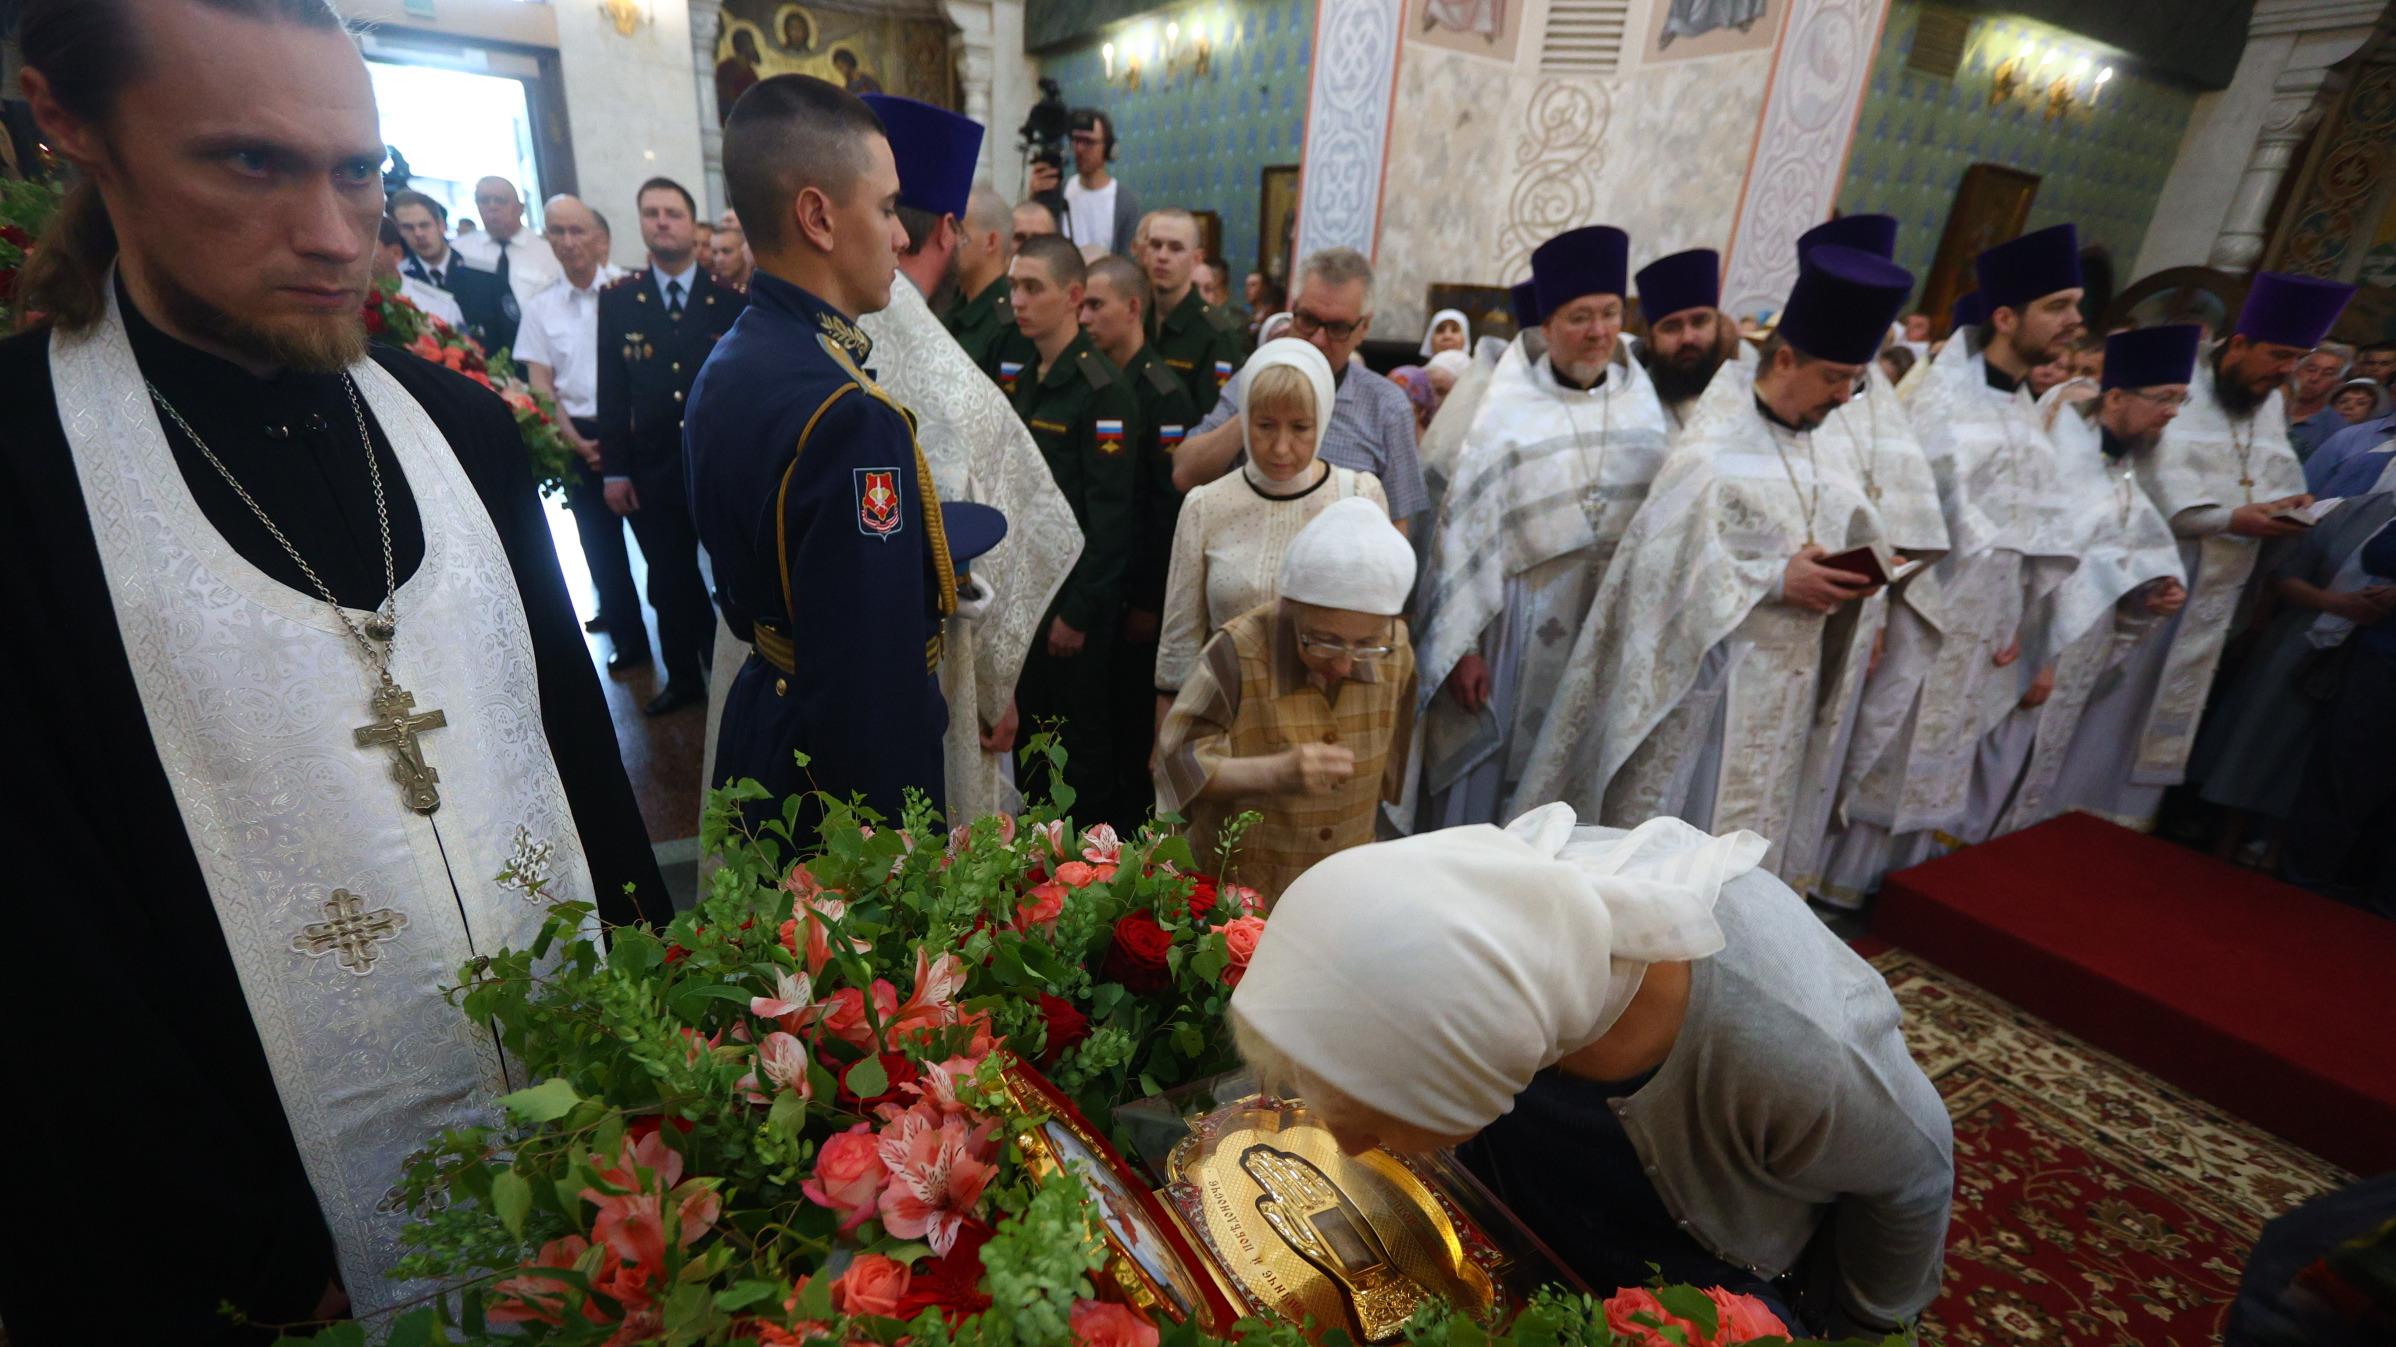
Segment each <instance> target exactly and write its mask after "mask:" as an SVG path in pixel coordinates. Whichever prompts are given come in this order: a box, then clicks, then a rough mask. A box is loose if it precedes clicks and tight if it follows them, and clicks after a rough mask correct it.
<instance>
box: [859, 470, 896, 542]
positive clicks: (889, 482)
mask: <svg viewBox="0 0 2396 1347" xmlns="http://www.w3.org/2000/svg"><path fill="white" fill-rule="evenodd" d="M852 471H853V473H854V476H855V479H856V483H857V531H858V532H859V533H862V534H864V535H865V536H866V537H868V538H887V537H890V536H891V535H892V534H895V533H897V532H898V531H899V530H901V529H903V528H905V527H906V526H907V515H906V509H905V504H904V501H903V499H902V498H901V497H900V495H899V489H898V488H899V470H898V469H897V468H895V467H890V468H856V469H853V470H852Z"/></svg>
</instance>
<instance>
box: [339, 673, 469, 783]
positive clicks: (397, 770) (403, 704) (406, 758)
mask: <svg viewBox="0 0 2396 1347" xmlns="http://www.w3.org/2000/svg"><path fill="white" fill-rule="evenodd" d="M415 705H416V696H415V694H414V693H411V692H409V691H408V690H407V689H406V688H403V687H401V686H400V685H399V684H397V683H394V682H392V681H391V675H389V674H387V673H386V674H384V675H383V681H382V685H381V686H380V687H377V688H376V689H375V691H374V702H373V709H374V723H373V724H371V725H360V726H359V727H358V728H357V731H356V734H357V742H358V747H360V748H388V749H390V750H391V758H392V761H391V779H392V780H394V781H396V782H398V783H399V789H400V794H401V796H402V797H403V798H404V799H406V800H407V803H408V808H410V809H413V810H415V811H416V812H417V813H419V814H429V813H431V812H433V811H434V810H436V809H439V808H440V807H441V792H440V790H439V788H438V787H437V786H436V785H435V784H434V783H436V782H438V781H439V780H440V779H441V773H440V772H439V771H437V770H435V768H434V767H433V765H432V764H431V763H429V762H426V761H425V760H424V745H422V744H421V743H419V742H417V738H416V736H418V735H420V734H422V733H424V732H425V731H426V730H437V729H440V728H442V727H444V726H446V725H447V724H449V716H448V715H447V713H445V712H443V711H440V710H438V709H435V710H431V711H417V710H415V709H414V708H415Z"/></svg>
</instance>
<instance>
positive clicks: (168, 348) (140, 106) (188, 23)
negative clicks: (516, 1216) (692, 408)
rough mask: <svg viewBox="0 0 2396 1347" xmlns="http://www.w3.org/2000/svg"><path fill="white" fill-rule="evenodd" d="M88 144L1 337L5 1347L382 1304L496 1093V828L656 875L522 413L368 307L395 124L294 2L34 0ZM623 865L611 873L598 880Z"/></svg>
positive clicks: (661, 907) (238, 1333) (45, 56)
mask: <svg viewBox="0 0 2396 1347" xmlns="http://www.w3.org/2000/svg"><path fill="white" fill-rule="evenodd" d="M21 12H22V17H23V22H22V27H21V30H20V32H21V38H22V45H23V55H24V65H23V68H22V75H23V84H24V88H25V92H26V95H27V97H28V99H29V101H30V102H31V104H32V107H33V111H34V115H35V117H36V119H37V120H38V122H39V124H40V126H41V129H42V132H43V134H44V137H45V139H46V140H47V142H48V143H49V144H50V145H51V146H52V147H53V148H54V149H56V150H58V151H59V152H60V153H61V154H63V155H64V156H65V157H66V158H68V159H69V160H71V161H72V162H73V163H74V164H75V165H76V166H77V167H78V168H79V169H80V170H81V172H82V174H83V180H82V182H81V183H80V184H79V185H78V186H77V187H76V188H75V189H74V191H73V193H72V194H71V195H70V197H69V199H68V201H67V203H66V204H65V206H64V207H63V209H62V211H61V214H60V218H59V219H58V220H57V221H56V223H55V225H54V226H53V228H52V229H51V230H50V231H49V232H48V233H47V234H46V235H45V236H44V238H43V240H42V242H41V244H40V246H39V247H38V249H37V250H36V252H35V254H34V257H33V258H32V260H31V262H30V263H29V265H28V267H27V268H26V270H25V272H24V274H23V276H22V278H21V280H22V288H21V290H20V293H19V295H18V299H19V301H20V302H21V303H23V304H24V305H25V307H26V308H27V309H28V310H30V311H35V312H40V313H43V314H46V315H47V322H46V323H44V324H42V325H38V326H35V327H34V328H32V329H31V330H29V331H26V332H23V333H21V334H19V335H17V336H14V337H10V338H8V339H6V340H5V341H0V389H5V390H6V395H5V396H0V549H5V551H4V552H0V605H4V606H5V607H4V610H5V611H6V612H7V613H8V614H9V618H10V622H11V626H12V629H13V630H14V631H15V632H16V633H17V639H16V640H14V641H12V642H11V643H10V648H9V658H8V659H7V660H6V661H5V662H4V663H0V763H4V764H5V765H6V770H7V772H8V773H9V776H10V778H11V783H12V789H11V790H10V791H9V792H8V795H9V798H11V799H13V800H14V801H15V802H16V803H14V804H13V805H10V806H9V812H8V814H7V816H6V817H7V819H8V823H7V833H6V837H7V854H8V857H9V861H10V863H11V870H12V874H13V882H12V886H11V887H12V893H13V894H14V896H15V897H16V899H17V903H18V908H17V910H18V913H19V919H18V922H17V925H16V927H15V932H14V937H13V939H12V941H11V953H12V955H13V958H12V959H11V961H10V962H11V966H10V967H9V969H8V970H7V972H6V973H5V975H0V1017H4V1022H5V1023H6V1025H7V1026H8V1033H7V1036H6V1042H7V1047H6V1056H5V1059H0V1071H4V1072H5V1077H6V1079H7V1080H8V1081H9V1082H10V1088H11V1092H10V1104H9V1107H7V1108H6V1109H4V1110H0V1115H5V1117H6V1119H7V1122H6V1124H5V1130H4V1131H0V1145H5V1150H6V1153H8V1154H10V1155H12V1156H14V1157H15V1160H16V1163H15V1164H14V1165H12V1166H11V1170H12V1172H11V1174H10V1180H9V1184H10V1188H11V1190H12V1197H13V1199H14V1200H13V1204H12V1205H13V1206H14V1212H13V1214H12V1215H11V1217H10V1218H9V1219H8V1220H6V1221H4V1222H0V1321H4V1322H5V1323H6V1326H7V1333H8V1335H9V1337H10V1340H11V1341H12V1342H13V1343H14V1344H15V1347H47V1344H51V1343H60V1342H88V1341H96V1340H103V1339H106V1340H123V1341H139V1342H161V1343H166V1342H171V1343H206V1342H220V1341H221V1342H242V1341H263V1340H265V1339H266V1338H267V1337H270V1336H271V1334H270V1333H266V1332H263V1331H261V1330H258V1329H252V1328H231V1327H228V1323H227V1321H226V1320H225V1319H223V1318H221V1317H220V1316H219V1315H218V1313H217V1307H218V1305H219V1303H220V1302H231V1303H232V1304H234V1305H236V1306H238V1307H240V1308H241V1309H242V1310H244V1311H246V1312H247V1313H248V1314H249V1315H251V1316H253V1317H254V1318H255V1319H256V1320H259V1321H262V1322H292V1321H298V1320H306V1319H310V1318H312V1317H317V1316H321V1315H326V1314H338V1313H342V1312H345V1311H354V1312H355V1313H357V1314H359V1315H361V1316H363V1315H368V1314H373V1313H376V1312H378V1311H382V1310H385V1309H388V1308H390V1307H393V1306H396V1305H398V1304H400V1303H402V1302H404V1301H406V1300H407V1299H409V1298H411V1297H413V1296H416V1295H420V1294H422V1293H423V1292H424V1291H425V1290H427V1289H429V1288H425V1287H421V1286H416V1285H411V1284H406V1283H401V1282H397V1281H394V1280H392V1279H391V1278H390V1277H389V1276H388V1275H387V1273H388V1271H389V1270H390V1268H391V1267H392V1265H393V1264H394V1262H395V1261H396V1260H397V1258H398V1257H399V1254H400V1252H401V1249H400V1245H399V1242H398V1234H399V1231H400V1230H401V1229H402V1228H403V1226H404V1224H405V1222H406V1219H407V1218H406V1215H405V1213H404V1212H399V1211H396V1210H393V1209H392V1207H391V1204H389V1203H387V1202H386V1195H387V1194H388V1193H389V1192H390V1190H391V1189H392V1187H393V1185H394V1184H395V1183H396V1182H397V1181H398V1179H399V1177H400V1173H401V1166H402V1164H403V1162H404V1160H405V1158H406V1157H407V1156H408V1154H409V1153H410V1152H411V1151H413V1150H415V1149H416V1148H417V1147H419V1146H420V1145H422V1144H423V1143H424V1142H425V1141H426V1140H427V1139H428V1138H430V1137H431V1136H433V1135H434V1134H436V1133H437V1132H438V1131H440V1130H441V1129H442V1128H444V1127H450V1126H458V1125H463V1124H467V1123H471V1122H481V1121H492V1120H494V1119H493V1116H492V1115H493V1114H494V1112H495V1110H494V1109H493V1108H492V1101H493V1100H494V1099H495V1098H496V1097H497V1096H498V1095H499V1094H501V1093H502V1092H504V1091H506V1090H509V1089H513V1088H518V1087H521V1086H523V1085H525V1084H527V1083H528V1082H527V1081H526V1080H525V1079H524V1075H523V1071H522V1068H521V1066H520V1065H519V1064H517V1063H515V1062H513V1061H510V1060H508V1059H507V1058H506V1057H505V1056H504V1055H503V1054H502V1053H501V1052H500V1050H499V1048H498V1045H497V1043H496V1041H495V1038H494V1035H493V1033H492V1031H491V1029H490V1027H489V1026H487V1025H479V1024H475V1023H473V1022H470V1021H469V1020H467V1019H466V1017H465V1016H463V1015H462V1014H460V1013H459V1012H458V1011H457V1010H456V1009H455V1008H453V1007H452V1006H450V1005H449V1004H447V1003H446V1002H445V1001H444V1000H443V999H442V996H441V992H440V988H441V987H442V986H443V985H445V984H447V985H454V984H455V983H456V982H457V980H458V973H459V969H460V967H461V965H463V964H465V963H466V962H467V961H469V960H471V959H473V958H474V957H476V956H477V955H479V954H485V953H489V952H492V951H493V950H495V949H497V948H499V947H501V946H503V945H512V946H517V947H521V946H522V945H523V944H524V943H525V942H527V941H529V940H530V939H531V938H532V937H533V935H534V934H535V933H537V931H538V929H539V926H540V923H541V921H542V920H543V918H544V916H545V910H544V906H543V904H541V903H539V902H536V901H533V900H532V899H531V898H530V897H529V896H528V894H527V893H526V892H524V891H522V890H520V889H516V888H509V887H503V886H501V885H500V884H498V883H497V882H496V881H495V878H494V877H495V876H496V875H497V874H499V872H500V871H501V870H502V869H505V868H509V867H510V866H511V865H513V866H515V867H516V868H518V869H519V870H523V869H526V868H530V869H532V870H535V871H538V872H539V873H541V874H543V875H544V876H545V878H546V886H547V888H546V891H547V893H548V894H549V895H550V896H551V897H553V898H581V899H595V900H596V901H597V902H598V904H599V909H600V912H601V914H602V915H603V916H604V917H606V918H607V919H610V920H613V921H630V920H634V919H637V918H638V917H640V916H649V917H653V918H662V917H663V916H664V915H665V914H666V912H667V907H666V905H665V902H664V893H663V889H662V886H661V885H660V883H659V880H658V873H657V868H656V864H655V862H654V859H653V857H652V855H651V853H650V850H649V847H648V844H647V840H646V837H645V835H644V831H643V828H642V826H641V821H640V815H639V813H638V811H637V810H636V809H635V807H634V803H633V798H632V793H631V790H630V788H629V786H628V784H627V782H626V780H625V776H624V770H623V767H622V764H621V762H620V760H619V759H618V757H617V752H616V742H615V736H614V734H613V731H612V729H611V726H610V722H609V719H608V715H607V711H606V707H605V704H604V703H603V701H602V699H601V696H600V692H599V687H598V682H597V678H596V676H595V674H594V672H593V670H592V667H591V664H590V661H589V658H588V656H587V655H586V654H585V651H584V647H583V643H582V639H581V635H580V632H579V631H578V630H577V626H576V623H575V622H574V619H573V615H572V612H571V611H570V609H569V607H568V603H567V598H566V591H565V585H564V582H563V580H562V579H561V577H560V574H559V571H558V565H557V560H556V557H555V554H554V553H553V552H552V550H551V545H550V540H549V529H548V527H547V523H546V520H545V518H544V516H543V513H542V509H541V506H540V503H539V501H538V499H537V498H536V496H535V493H534V490H533V486H532V481H531V474H530V471H529V468H528V466H527V463H526V460H525V456H524V451H523V449H522V447H521V445H520V444H519V442H518V439H517V435H516V430H515V426H514V423H513V420H512V418H511V417H510V415H509V412H508V409H507V408H506V407H505V406H504V405H503V404H502V403H501V402H500V401H499V400H498V399H497V398H495V397H493V396H492V395H491V394H490V393H489V392H487V391H486V390H484V389H482V388H480V387H478V386H476V385H474V384H472V383H470V382H468V381H466V380H465V379H462V378H460V377H458V376H457V375H454V374H451V373H449V372H447V371H445V370H443V369H441V368H440V367H438V366H435V365H432V364H430V363H427V362H424V361H421V360H419V359H417V358H416V357H413V356H410V355H406V354H403V353H398V352H393V351H387V350H375V351H372V352H371V353H370V352H369V351H368V350H367V348H366V346H365V344H364V334H363V330H362V328H361V326H360V304H361V301H362V299H363V297H364V293H365V286H366V284H367V277H368V274H369V269H370V264H371V259H372V254H373V251H374V247H375V234H376V224H377V220H378V217H379V215H380V212H381V209H382V201H383V197H382V180H381V176H380V168H381V165H382V161H383V157H384V150H383V145H382V138H381V135H380V133H379V130H378V122H377V117H376V110H375V105H374V97H373V91H372V88H371V86H370V85H369V83H368V80H367V75H366V70H365V66H364V64H363V63H362V62H361V60H360V59H359V55H358V52H357V50H356V48H355V46H354V45H353V43H352V40H351V38H350V37H349V35H348V34H347V33H346V32H345V31H344V30H343V28H342V27H341V25H340V22H339V20H338V19H337V18H336V16H335V15H334V14H333V12H332V11H331V10H330V9H328V8H326V7H325V5H324V4H323V2H322V0H29V2H28V3H26V4H25V5H24V6H23V8H22V11H21ZM627 886H629V887H630V891H629V893H628V892H627Z"/></svg>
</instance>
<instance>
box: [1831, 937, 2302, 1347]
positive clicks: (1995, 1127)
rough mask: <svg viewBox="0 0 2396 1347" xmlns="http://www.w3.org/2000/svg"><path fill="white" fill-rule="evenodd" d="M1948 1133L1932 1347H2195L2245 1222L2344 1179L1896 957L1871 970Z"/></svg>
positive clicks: (2217, 1328) (2237, 1258)
mask: <svg viewBox="0 0 2396 1347" xmlns="http://www.w3.org/2000/svg"><path fill="white" fill-rule="evenodd" d="M1872 963H1873V966H1874V967H1876V968H1878V969H1880V971H1881V973H1882V975H1883V976H1885V977H1887V978H1888V981H1889V987H1890V990H1892V991H1893V992H1895V993H1896V996H1897V1001H1898V1003H1899V1004H1900V1005H1901V1006H1903V1007H1904V1011H1905V1039H1906V1045H1907V1046H1908V1047H1909V1048H1910V1049H1911V1050H1912V1052H1913V1055H1914V1058H1915V1060H1916V1061H1918V1062H1920V1063H1921V1065H1922V1069H1923V1071H1924V1072H1926V1073H1927V1074H1928V1075H1929V1076H1930V1079H1931V1080H1932V1081H1933V1082H1934V1083H1936V1084H1937V1086H1938V1090H1939V1094H1940V1096H1941V1097H1942V1098H1943V1099H1945V1100H1946V1104H1947V1111H1948V1114H1949V1116H1951V1117H1952V1118H1953V1119H1954V1123H1955V1188H1956V1191H1955V1216H1954V1222H1953V1224H1952V1225H1951V1226H1950V1227H1949V1229H1948V1233H1947V1270H1946V1281H1945V1284H1944V1286H1943V1287H1942V1288H1941V1292H1940V1295H1939V1299H1938V1301H1937V1303H1936V1304H1934V1305H1932V1306H1931V1308H1930V1312H1929V1314H1928V1315H1927V1316H1925V1323H1924V1325H1923V1334H1922V1339H1923V1341H1924V1342H1925V1343H1927V1344H1937V1345H1938V1347H2053V1345H2054V1344H2069V1345H2070V1347H2207V1345H2208V1344H2212V1343H2216V1342H2218V1341H2219V1340H2220V1334H2221V1329H2222V1325H2223V1323H2224V1321H2225V1319H2226V1317H2227V1316H2228V1313H2229V1305H2230V1301H2231V1299H2232V1298H2233V1297H2234V1296H2235V1295H2236V1293H2237V1287H2238V1274H2239V1272H2240V1270H2241V1269H2243V1268H2244V1267H2245V1265H2246V1255H2247V1251H2248V1250H2249V1249H2250V1248H2251V1247H2253V1244H2254V1240H2255V1237H2256V1235H2257V1234H2259V1233H2260V1232H2261V1230H2262V1227H2263V1222H2265V1221H2266V1220H2269V1219H2270V1218H2271V1217H2273V1216H2276V1215H2278V1214H2280V1213H2281V1212H2283V1211H2285V1210H2287V1209H2288V1208H2289V1207H2292V1206H2294V1205H2296V1204H2297V1203H2299V1202H2302V1201H2304V1200H2305V1199H2307V1198H2310V1197H2313V1196H2315V1195H2317V1194H2320V1193H2323V1192H2326V1191H2329V1190H2330V1189H2332V1188H2335V1187H2338V1186H2340V1185H2342V1184H2343V1183H2345V1182H2347V1176H2346V1175H2344V1174H2342V1173H2340V1172H2339V1171H2338V1170H2337V1169H2335V1168H2334V1167H2332V1166H2330V1165H2328V1164H2326V1163H2324V1162H2323V1161H2321V1160H2319V1159H2317V1158H2315V1157H2313V1156H2311V1155H2308V1154H2306V1153H2305V1152H2303V1151H2301V1150H2299V1149H2297V1148H2296V1147H2294V1146H2291V1145H2289V1144H2287V1143H2285V1142H2283V1141H2280V1140H2278V1139H2276V1138H2274V1137H2272V1136H2269V1135H2268V1134H2266V1133H2264V1132H2262V1131H2261V1130H2260V1129H2258V1128H2255V1127H2252V1126H2250V1125H2248V1124H2246V1123H2242V1122H2239V1121H2238V1120H2237V1119H2235V1118H2232V1117H2230V1116H2229V1115H2227V1114H2225V1113H2223V1112H2221V1111H2220V1110H2218V1109H2215V1108H2212V1107H2210V1106H2208V1105H2206V1104H2204V1103H2201V1102H2199V1101H2198V1100H2196V1099H2193V1098H2191V1097H2189V1096H2188V1095H2186V1094H2184V1093H2182V1092H2181V1091H2179V1090H2176V1089H2173V1088H2172V1087H2171V1086H2169V1085H2166V1084H2164V1083H2162V1082H2161V1081H2158V1080H2156V1079H2155V1078H2154V1077H2152V1076H2149V1075H2147V1074H2146V1073H2145V1072H2142V1071H2139V1070H2137V1069H2136V1068H2134V1067H2131V1066H2129V1065H2127V1064H2126V1063H2123V1062H2120V1061H2118V1060H2116V1059H2114V1058H2112V1057H2110V1056H2108V1055H2106V1054H2104V1053H2102V1052H2099V1051H2097V1050H2095V1049H2093V1048H2090V1047H2088V1046H2087V1045H2085V1044H2083V1043H2080V1042H2078V1041H2077V1040H2075V1039H2073V1038H2071V1037H2070V1036H2068V1035H2066V1034H2063V1033H2061V1032H2059V1031H2057V1030H2056V1029H2055V1028H2054V1027H2053V1026H2051V1025H2048V1024H2046V1023H2044V1022H2043V1021H2041V1020H2038V1019H2037V1018H2035V1017H2033V1016H2030V1015H2028V1014H2025V1013H2023V1012H2022V1011H2019V1010H2016V1009H2014V1008H2013V1007H2011V1006H2008V1005H2006V1004H2005V1003H2004V1002H2002V1001H2000V1000H1998V999H1997V998H1995V997H1994V996H1991V995H1989V994H1987V993H1986V992H1983V991H1981V990H1980V989H1978V988H1976V987H1973V986H1971V985H1970V984H1968V983H1965V982H1962V981H1960V980H1958V979H1956V978H1953V977H1951V976H1949V975H1947V974H1945V973H1942V972H1940V971H1939V970H1938V969H1936V968H1933V967H1931V966H1930V965H1928V964H1926V963H1924V962H1922V961H1921V960H1920V959H1918V958H1915V957H1914V956H1913V955H1911V954H1908V953H1906V952H1905V951H1902V950H1890V951H1887V952H1885V953H1882V954H1880V955H1878V956H1876V957H1874V958H1873V960H1872Z"/></svg>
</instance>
